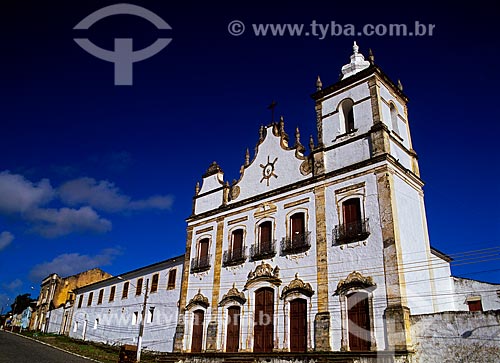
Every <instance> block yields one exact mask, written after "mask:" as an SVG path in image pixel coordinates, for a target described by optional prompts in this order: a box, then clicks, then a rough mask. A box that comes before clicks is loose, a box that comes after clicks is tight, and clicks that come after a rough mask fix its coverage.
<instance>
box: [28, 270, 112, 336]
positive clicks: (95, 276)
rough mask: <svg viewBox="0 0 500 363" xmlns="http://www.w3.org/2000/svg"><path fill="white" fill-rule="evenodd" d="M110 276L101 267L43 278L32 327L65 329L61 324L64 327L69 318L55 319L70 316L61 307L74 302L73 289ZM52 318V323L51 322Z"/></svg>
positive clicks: (46, 329)
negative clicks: (70, 274) (64, 275)
mask: <svg viewBox="0 0 500 363" xmlns="http://www.w3.org/2000/svg"><path fill="white" fill-rule="evenodd" d="M109 277H111V275H110V274H108V273H107V272H104V271H102V270H101V269H99V268H94V269H91V270H88V271H84V272H81V273H78V274H76V275H72V276H68V277H60V276H59V275H57V274H51V275H49V276H47V277H46V278H45V279H43V280H42V284H41V285H40V286H41V288H40V295H39V297H38V301H37V303H36V307H35V310H34V312H33V314H32V318H31V323H30V329H31V330H40V331H43V332H49V327H50V328H51V329H50V332H60V331H64V329H62V330H61V328H60V326H61V324H62V325H63V327H64V326H65V325H66V324H68V323H69V322H67V319H62V318H61V320H60V321H58V322H57V323H55V322H54V321H55V319H57V318H58V317H59V316H60V315H64V317H70V315H69V314H63V313H62V310H61V308H63V307H65V306H66V305H68V304H69V305H71V304H72V302H73V301H74V298H75V294H74V292H73V290H75V289H76V288H78V287H82V286H85V285H88V284H91V283H93V282H96V281H100V280H103V279H106V278H109ZM56 309H57V311H56V312H54V316H52V311H53V310H56ZM51 318H52V324H49V322H50V320H51ZM57 324H58V325H57Z"/></svg>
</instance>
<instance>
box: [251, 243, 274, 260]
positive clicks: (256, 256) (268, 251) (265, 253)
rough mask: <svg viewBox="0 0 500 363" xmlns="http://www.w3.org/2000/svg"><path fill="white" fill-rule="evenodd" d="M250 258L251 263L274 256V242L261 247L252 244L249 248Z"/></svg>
mask: <svg viewBox="0 0 500 363" xmlns="http://www.w3.org/2000/svg"><path fill="white" fill-rule="evenodd" d="M250 256H251V258H252V260H253V261H258V260H264V259H266V258H272V257H274V256H276V240H273V241H271V242H268V243H263V244H262V245H259V244H254V245H252V246H251V247H250Z"/></svg>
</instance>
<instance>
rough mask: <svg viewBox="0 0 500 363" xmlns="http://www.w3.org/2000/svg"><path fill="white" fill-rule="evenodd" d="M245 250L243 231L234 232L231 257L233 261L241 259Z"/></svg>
mask: <svg viewBox="0 0 500 363" xmlns="http://www.w3.org/2000/svg"><path fill="white" fill-rule="evenodd" d="M242 249H243V230H242V229H237V230H236V231H234V232H233V246H232V251H231V257H232V259H233V260H237V259H240V258H241V256H242Z"/></svg>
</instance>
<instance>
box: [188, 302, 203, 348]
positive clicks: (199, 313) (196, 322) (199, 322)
mask: <svg viewBox="0 0 500 363" xmlns="http://www.w3.org/2000/svg"><path fill="white" fill-rule="evenodd" d="M204 319H205V312H204V311H203V310H195V311H194V313H193V334H192V340H191V352H192V353H199V352H201V347H202V344H203V321H204Z"/></svg>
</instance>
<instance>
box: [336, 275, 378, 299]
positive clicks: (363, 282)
mask: <svg viewBox="0 0 500 363" xmlns="http://www.w3.org/2000/svg"><path fill="white" fill-rule="evenodd" d="M374 286H376V284H375V282H373V278H372V277H371V276H367V277H365V276H363V275H362V274H361V273H359V272H358V271H353V272H351V273H350V274H349V275H348V276H347V278H346V279H344V280H340V282H339V283H338V285H337V290H336V291H335V295H345V294H346V293H347V292H348V291H350V290H356V289H366V288H370V287H374Z"/></svg>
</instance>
